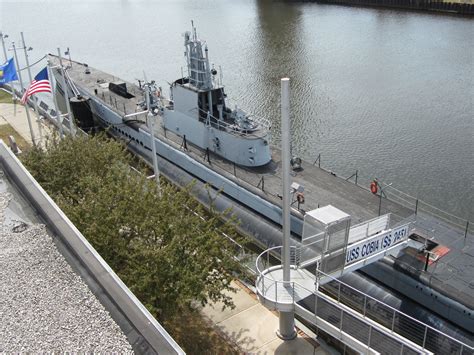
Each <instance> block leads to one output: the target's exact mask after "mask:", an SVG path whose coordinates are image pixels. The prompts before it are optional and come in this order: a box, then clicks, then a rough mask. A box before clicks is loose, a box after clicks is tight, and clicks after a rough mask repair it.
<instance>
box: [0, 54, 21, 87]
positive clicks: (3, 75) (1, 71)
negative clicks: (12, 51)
mask: <svg viewBox="0 0 474 355" xmlns="http://www.w3.org/2000/svg"><path fill="white" fill-rule="evenodd" d="M14 80H18V76H17V75H16V68H15V62H14V61H13V58H10V59H9V60H7V62H6V63H5V64H3V65H0V84H5V83H8V82H10V81H14Z"/></svg>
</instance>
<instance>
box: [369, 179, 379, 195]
mask: <svg viewBox="0 0 474 355" xmlns="http://www.w3.org/2000/svg"><path fill="white" fill-rule="evenodd" d="M378 190H379V188H378V183H377V181H376V180H374V181H372V182H371V183H370V192H372V193H373V194H374V195H375V194H376V193H377V191H378Z"/></svg>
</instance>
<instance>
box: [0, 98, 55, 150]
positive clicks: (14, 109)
mask: <svg viewBox="0 0 474 355" xmlns="http://www.w3.org/2000/svg"><path fill="white" fill-rule="evenodd" d="M30 119H31V126H32V129H33V136H34V138H35V142H36V143H40V144H44V142H45V140H46V137H47V136H49V135H51V134H52V130H51V129H50V128H49V126H48V125H47V124H46V122H44V120H42V121H41V123H39V122H38V121H37V119H38V118H37V116H36V113H35V111H34V110H33V109H32V108H30ZM6 123H8V124H10V126H12V127H13V129H14V130H15V131H16V132H18V134H19V135H20V136H22V137H23V138H24V139H25V140H26V141H27V142H28V143H29V144H32V140H31V132H30V127H29V125H28V118H27V116H26V109H25V107H24V106H23V105H21V104H18V103H17V104H9V103H0V125H2V124H6Z"/></svg>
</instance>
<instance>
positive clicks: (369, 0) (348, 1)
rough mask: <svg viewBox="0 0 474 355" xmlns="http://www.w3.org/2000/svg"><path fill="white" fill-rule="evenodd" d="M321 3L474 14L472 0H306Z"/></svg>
mask: <svg viewBox="0 0 474 355" xmlns="http://www.w3.org/2000/svg"><path fill="white" fill-rule="evenodd" d="M306 1H309V2H317V3H320V4H334V5H348V6H362V7H387V8H395V9H405V10H416V11H430V12H442V13H450V14H459V15H466V16H472V15H474V4H473V3H472V1H471V0H467V1H466V0H454V1H432V0H306Z"/></svg>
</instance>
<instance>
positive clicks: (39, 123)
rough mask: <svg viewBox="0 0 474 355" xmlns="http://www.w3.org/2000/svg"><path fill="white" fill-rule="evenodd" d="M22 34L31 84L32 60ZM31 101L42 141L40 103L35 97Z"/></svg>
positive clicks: (21, 33)
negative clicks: (29, 57)
mask: <svg viewBox="0 0 474 355" xmlns="http://www.w3.org/2000/svg"><path fill="white" fill-rule="evenodd" d="M20 35H21V41H22V42H23V49H24V51H25V61H26V68H27V69H28V77H29V79H30V85H31V83H32V82H33V77H32V76H31V68H30V61H29V60H28V50H27V48H26V43H25V36H24V35H23V32H20ZM27 100H28V99H27ZM31 101H33V107H34V109H35V113H36V117H37V122H38V130H39V135H40V141H41V119H40V112H39V109H38V103H37V102H36V100H35V99H34V98H31Z"/></svg>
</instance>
